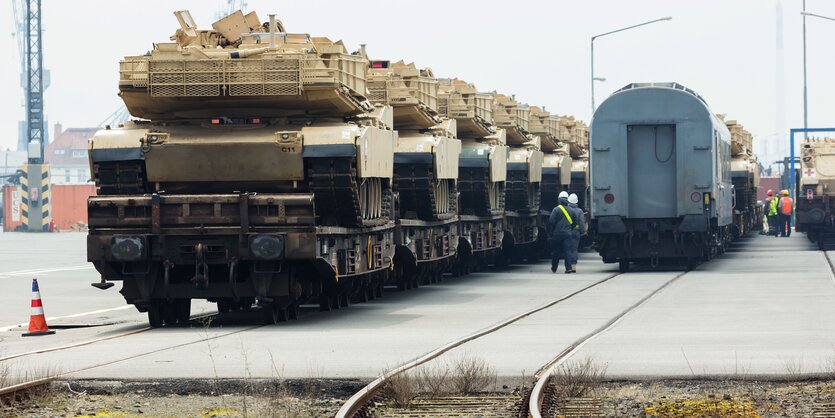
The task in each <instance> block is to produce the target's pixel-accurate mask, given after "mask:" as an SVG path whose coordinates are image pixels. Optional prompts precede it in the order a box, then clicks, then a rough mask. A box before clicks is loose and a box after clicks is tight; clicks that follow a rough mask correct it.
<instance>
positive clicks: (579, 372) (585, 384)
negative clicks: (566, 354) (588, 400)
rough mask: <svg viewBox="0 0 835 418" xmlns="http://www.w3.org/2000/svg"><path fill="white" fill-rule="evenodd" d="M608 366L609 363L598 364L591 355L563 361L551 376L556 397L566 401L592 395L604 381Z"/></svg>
mask: <svg viewBox="0 0 835 418" xmlns="http://www.w3.org/2000/svg"><path fill="white" fill-rule="evenodd" d="M606 368H607V365H605V364H602V365H601V364H597V363H595V361H594V360H593V359H592V358H590V357H586V358H585V359H583V360H579V361H568V362H566V363H563V364H562V365H560V366H559V367H557V369H556V370H554V375H553V376H552V377H551V383H552V384H553V385H554V393H555V396H556V399H557V400H558V401H564V400H566V399H570V398H582V397H587V396H590V395H591V394H592V392H594V390H595V389H596V388H597V387H598V386H599V385H600V383H601V382H602V381H603V378H604V377H605V375H606Z"/></svg>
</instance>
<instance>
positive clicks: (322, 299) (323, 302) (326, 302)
mask: <svg viewBox="0 0 835 418" xmlns="http://www.w3.org/2000/svg"><path fill="white" fill-rule="evenodd" d="M331 309H332V306H331V300H330V298H329V297H328V295H327V294H325V293H323V294H321V295H319V311H320V312H326V311H330V310H331Z"/></svg>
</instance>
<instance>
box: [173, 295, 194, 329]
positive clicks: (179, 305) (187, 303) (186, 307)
mask: <svg viewBox="0 0 835 418" xmlns="http://www.w3.org/2000/svg"><path fill="white" fill-rule="evenodd" d="M174 311H175V314H176V316H177V322H179V323H181V324H184V323H186V322H188V321H189V318H190V317H191V299H177V300H175V301H174Z"/></svg>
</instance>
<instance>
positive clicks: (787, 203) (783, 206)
mask: <svg viewBox="0 0 835 418" xmlns="http://www.w3.org/2000/svg"><path fill="white" fill-rule="evenodd" d="M793 209H794V202H793V201H792V198H790V197H788V196H783V197H781V198H780V213H782V214H783V215H791V214H792V210H793Z"/></svg>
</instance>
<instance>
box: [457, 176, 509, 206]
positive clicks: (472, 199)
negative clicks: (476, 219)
mask: <svg viewBox="0 0 835 418" xmlns="http://www.w3.org/2000/svg"><path fill="white" fill-rule="evenodd" d="M490 185H491V182H490V176H489V174H488V172H487V169H486V168H481V167H460V168H459V169H458V190H459V191H460V193H461V211H460V212H461V214H462V215H476V216H493V215H501V214H502V213H504V208H505V193H504V189H503V188H504V184H500V185H499V187H500V190H499V202H498V203H499V204H498V205H497V207H495V208H493V207H491V205H490Z"/></svg>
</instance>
